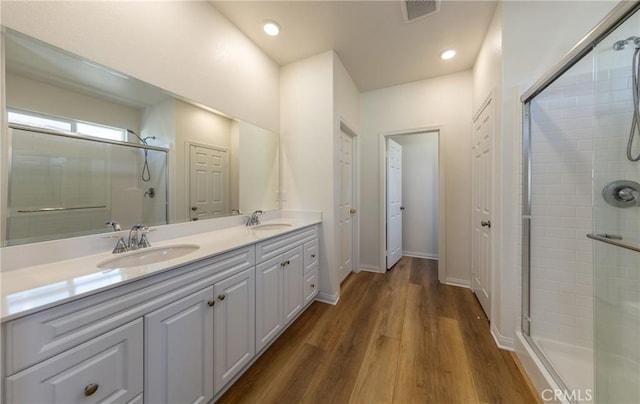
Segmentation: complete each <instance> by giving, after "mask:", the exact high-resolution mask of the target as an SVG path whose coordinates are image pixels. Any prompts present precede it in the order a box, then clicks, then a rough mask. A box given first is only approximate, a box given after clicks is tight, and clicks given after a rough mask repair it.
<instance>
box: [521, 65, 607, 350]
mask: <svg viewBox="0 0 640 404" xmlns="http://www.w3.org/2000/svg"><path fill="white" fill-rule="evenodd" d="M589 68H590V65H589V61H588V60H587V61H584V62H580V64H579V65H577V66H574V68H572V70H570V71H569V72H568V73H566V74H565V75H564V76H563V77H561V78H560V79H558V80H556V81H555V82H554V83H553V84H552V85H551V87H549V88H547V89H546V90H545V91H544V92H543V93H541V94H540V95H538V96H537V97H536V98H535V99H534V101H533V102H532V103H531V216H532V219H531V245H530V253H531V268H530V272H531V278H530V282H531V287H530V288H531V290H530V293H531V319H532V320H531V336H532V337H533V338H534V339H536V338H544V339H552V340H555V341H559V342H564V343H568V344H575V345H579V346H584V347H587V348H591V347H592V345H593V281H592V278H593V263H592V243H591V241H590V240H588V239H587V238H586V237H585V235H586V234H587V233H590V232H591V231H592V187H591V184H592V177H591V175H592V169H593V163H592V161H593V150H594V127H595V121H594V119H593V111H594V81H593V77H592V74H591V73H590V72H589Z"/></svg>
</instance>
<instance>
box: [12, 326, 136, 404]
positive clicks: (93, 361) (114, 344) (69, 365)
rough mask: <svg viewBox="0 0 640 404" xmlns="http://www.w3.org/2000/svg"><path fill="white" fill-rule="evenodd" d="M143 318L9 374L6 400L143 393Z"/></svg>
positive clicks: (81, 399) (103, 398) (115, 399)
mask: <svg viewBox="0 0 640 404" xmlns="http://www.w3.org/2000/svg"><path fill="white" fill-rule="evenodd" d="M142 340H143V328H142V320H135V321H132V322H130V323H128V324H125V325H123V326H122V327H119V328H116V329H115V330H113V331H110V332H107V333H105V334H103V335H101V336H99V337H96V338H94V339H92V340H90V341H88V342H86V343H84V344H82V345H80V346H78V347H76V348H72V349H70V350H68V351H65V352H63V353H61V354H59V355H57V356H54V357H53V358H51V359H48V360H46V361H44V362H41V363H39V364H37V365H34V366H32V367H30V368H28V369H26V370H24V371H22V372H20V373H17V374H15V375H13V376H10V377H7V379H6V383H5V386H6V402H7V403H61V404H72V403H98V402H109V403H126V402H128V401H130V400H132V399H133V398H135V397H136V396H138V395H139V394H140V393H142V386H143V384H142V382H143V381H142V374H143V362H142V352H143V351H142V349H143V347H142V344H143V342H142Z"/></svg>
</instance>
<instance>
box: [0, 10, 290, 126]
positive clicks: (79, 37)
mask: <svg viewBox="0 0 640 404" xmlns="http://www.w3.org/2000/svg"><path fill="white" fill-rule="evenodd" d="M1 7H2V24H3V25H6V26H8V27H10V28H12V29H14V30H17V31H19V32H22V33H24V34H27V35H30V36H33V37H35V38H37V39H40V40H42V41H45V42H48V43H51V44H52V45H54V46H58V47H61V48H63V49H66V50H68V51H70V52H72V53H75V54H78V55H80V56H82V57H85V58H87V59H90V60H93V61H95V62H98V63H101V64H103V65H106V66H109V67H111V68H113V69H115V70H118V71H121V72H123V73H125V74H127V75H130V76H133V77H136V78H138V79H140V80H143V81H146V82H149V83H151V84H154V85H156V86H158V87H160V88H164V89H166V90H168V91H171V92H173V93H175V94H179V95H181V96H183V97H186V98H188V99H191V100H193V101H195V102H198V103H201V104H203V105H207V106H209V107H211V108H213V109H216V110H218V111H221V112H224V113H225V114H227V115H230V116H234V117H236V118H239V119H241V120H244V121H247V122H251V123H253V124H256V125H258V126H260V127H264V128H268V129H270V130H272V131H275V132H278V131H279V126H280V124H279V119H280V117H279V66H278V65H277V64H276V63H275V62H274V61H273V60H271V59H270V58H269V57H267V56H266V55H265V54H264V53H263V52H262V51H261V50H260V49H259V48H258V47H257V46H256V45H255V44H254V43H253V42H251V41H250V40H249V39H248V38H246V37H245V36H244V35H243V34H242V33H240V31H238V29H237V28H235V27H234V26H233V25H232V24H231V23H230V22H229V21H227V20H226V19H225V18H224V17H222V15H221V14H220V13H219V12H218V11H217V10H215V9H214V8H213V6H211V5H210V4H209V3H208V2H204V1H159V2H148V1H140V2H137V1H132V2H128V1H127V2H125V1H122V2H100V1H90V2H76V1H52V2H30V1H3V2H2V3H1ZM62 27H64V29H61V28H62Z"/></svg>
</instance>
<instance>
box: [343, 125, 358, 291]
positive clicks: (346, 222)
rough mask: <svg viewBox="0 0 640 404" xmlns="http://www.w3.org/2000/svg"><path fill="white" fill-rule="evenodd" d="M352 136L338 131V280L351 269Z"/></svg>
mask: <svg viewBox="0 0 640 404" xmlns="http://www.w3.org/2000/svg"><path fill="white" fill-rule="evenodd" d="M353 145H354V143H353V137H352V136H350V135H349V134H347V133H345V132H343V131H341V132H340V163H339V164H340V210H339V212H340V225H339V227H340V282H342V281H343V280H344V279H345V278H346V277H347V276H348V275H349V274H350V273H351V271H353V215H354V214H355V213H356V209H355V208H354V206H353V194H354V192H353V169H354V164H353Z"/></svg>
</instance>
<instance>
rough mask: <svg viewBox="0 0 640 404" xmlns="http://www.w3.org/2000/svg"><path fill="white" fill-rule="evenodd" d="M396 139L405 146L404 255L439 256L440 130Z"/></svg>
mask: <svg viewBox="0 0 640 404" xmlns="http://www.w3.org/2000/svg"><path fill="white" fill-rule="evenodd" d="M393 140H395V141H396V142H397V143H398V144H400V145H401V146H402V205H403V206H404V208H405V209H404V211H402V255H406V256H411V257H418V258H438V133H437V132H428V133H418V134H413V135H400V136H393Z"/></svg>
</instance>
